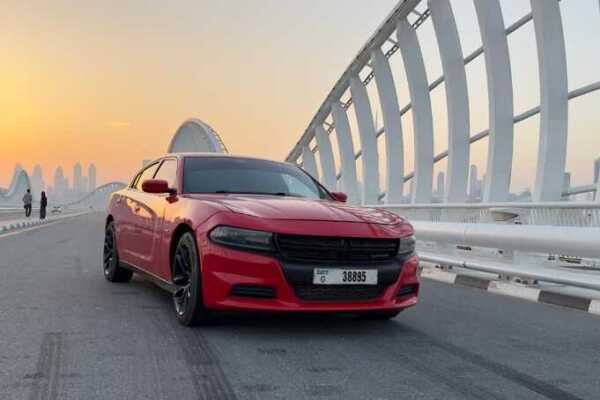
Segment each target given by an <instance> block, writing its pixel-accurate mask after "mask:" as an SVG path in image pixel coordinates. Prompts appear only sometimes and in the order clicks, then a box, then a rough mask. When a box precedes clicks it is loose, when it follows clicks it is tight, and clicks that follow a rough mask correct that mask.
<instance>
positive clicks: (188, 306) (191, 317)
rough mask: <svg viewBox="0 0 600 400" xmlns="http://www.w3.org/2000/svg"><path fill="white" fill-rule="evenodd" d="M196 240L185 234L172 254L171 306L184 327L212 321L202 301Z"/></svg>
mask: <svg viewBox="0 0 600 400" xmlns="http://www.w3.org/2000/svg"><path fill="white" fill-rule="evenodd" d="M199 260H200V258H199V256H198V248H197V246H196V239H195V238H194V236H193V235H192V234H191V233H189V232H187V233H184V234H183V235H182V236H181V238H180V239H179V241H178V242H177V248H176V249H175V254H173V260H172V261H171V262H172V273H173V275H172V276H173V284H174V285H175V291H174V293H173V305H174V307H175V316H176V317H177V320H178V321H179V322H180V323H181V324H183V325H186V326H193V325H200V324H206V323H208V322H211V321H212V320H213V318H212V317H213V315H212V313H211V312H210V311H209V310H207V309H206V308H205V307H204V302H203V299H202V279H201V278H202V273H201V269H200V261H199Z"/></svg>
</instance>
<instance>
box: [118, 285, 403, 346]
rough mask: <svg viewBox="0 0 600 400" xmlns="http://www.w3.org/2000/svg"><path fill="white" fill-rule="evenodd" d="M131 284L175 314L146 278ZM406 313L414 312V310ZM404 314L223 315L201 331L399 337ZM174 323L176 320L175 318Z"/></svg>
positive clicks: (165, 295) (161, 292) (169, 300)
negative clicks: (389, 316)
mask: <svg viewBox="0 0 600 400" xmlns="http://www.w3.org/2000/svg"><path fill="white" fill-rule="evenodd" d="M129 285H131V286H134V287H136V290H139V292H140V294H142V293H144V294H146V295H148V296H150V297H151V298H152V301H155V302H156V305H157V306H158V305H160V307H161V308H164V310H163V311H164V313H166V314H171V315H172V313H173V304H172V298H171V295H170V294H169V293H167V292H165V291H164V290H162V289H160V288H159V287H157V286H155V285H154V284H152V283H151V282H149V281H147V280H145V279H143V278H137V277H136V278H134V279H133V280H132V281H131V282H130V284H129ZM406 312H410V310H407V311H406ZM403 315H404V313H401V314H400V315H399V316H398V317H396V318H395V319H392V320H389V321H371V320H363V319H360V318H358V316H357V315H356V314H351V313H314V312H312V313H305V312H288V313H271V312H219V313H218V314H217V317H216V320H215V323H214V324H211V325H207V326H203V327H201V328H200V329H202V330H205V331H206V330H210V331H219V330H227V331H230V330H235V331H236V332H237V333H238V334H240V333H247V334H252V335H262V336H268V335H272V336H277V337H280V336H281V335H282V334H285V335H286V336H288V337H290V336H298V337H301V336H306V334H308V333H311V334H316V333H318V334H320V335H331V336H339V335H340V334H342V333H343V334H344V335H346V336H349V335H357V336H361V335H368V334H373V333H375V332H377V334H382V333H383V332H386V331H387V332H388V333H392V332H395V334H399V333H402V332H403V331H406V332H408V330H407V329H408V326H407V325H405V324H403V323H402V322H401V319H402V316H403ZM173 320H174V321H175V316H174V315H173ZM374 326H377V329H374ZM182 328H183V327H182ZM187 329H189V328H187Z"/></svg>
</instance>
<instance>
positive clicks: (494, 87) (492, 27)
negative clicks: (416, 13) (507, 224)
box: [473, 0, 514, 202]
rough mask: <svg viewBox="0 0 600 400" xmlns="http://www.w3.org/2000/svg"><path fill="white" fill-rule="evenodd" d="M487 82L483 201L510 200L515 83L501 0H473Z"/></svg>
mask: <svg viewBox="0 0 600 400" xmlns="http://www.w3.org/2000/svg"><path fill="white" fill-rule="evenodd" d="M473 3H474V4H475V11H476V13H477V20H478V21H479V30H480V31H481V40H482V43H483V52H484V56H485V70H486V75H487V85H488V103H489V118H490V135H489V139H488V160H487V173H486V174H487V175H486V176H487V177H486V181H485V187H484V189H483V201H484V202H499V201H506V200H508V194H509V189H510V176H511V169H512V158H513V143H514V138H513V136H514V128H513V127H514V124H513V114H514V109H513V87H512V74H511V68H510V56H509V52H508V41H507V39H506V34H505V31H504V18H503V17H502V9H501V8H500V3H499V1H498V0H483V1H481V0H474V1H473Z"/></svg>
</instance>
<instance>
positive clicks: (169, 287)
mask: <svg viewBox="0 0 600 400" xmlns="http://www.w3.org/2000/svg"><path fill="white" fill-rule="evenodd" d="M119 266H120V267H121V268H125V269H128V270H130V271H133V272H135V273H136V274H139V275H140V276H142V277H143V278H144V279H146V280H148V281H150V282H152V283H153V284H155V285H156V286H158V287H159V288H161V289H163V290H166V291H167V292H169V293H171V294H173V293H175V291H176V290H177V286H175V285H174V284H172V283H171V282H168V281H165V280H164V279H162V278H159V277H158V276H156V275H154V274H151V273H150V272H148V271H145V270H143V269H141V268H139V267H136V266H135V265H132V264H129V263H126V262H123V261H119Z"/></svg>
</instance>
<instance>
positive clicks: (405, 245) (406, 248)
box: [398, 235, 416, 255]
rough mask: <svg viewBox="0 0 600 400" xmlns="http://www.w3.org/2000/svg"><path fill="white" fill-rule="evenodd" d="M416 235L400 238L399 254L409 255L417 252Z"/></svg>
mask: <svg viewBox="0 0 600 400" xmlns="http://www.w3.org/2000/svg"><path fill="white" fill-rule="evenodd" d="M415 243H416V240H415V237H414V236H413V235H411V236H407V237H404V238H400V246H398V254H400V255H407V254H411V253H414V252H415Z"/></svg>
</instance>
